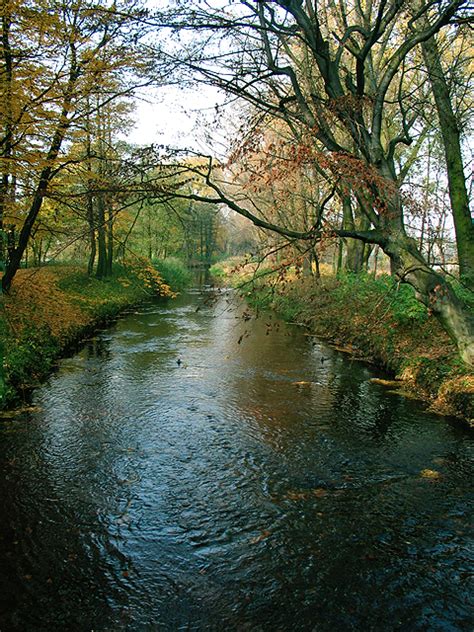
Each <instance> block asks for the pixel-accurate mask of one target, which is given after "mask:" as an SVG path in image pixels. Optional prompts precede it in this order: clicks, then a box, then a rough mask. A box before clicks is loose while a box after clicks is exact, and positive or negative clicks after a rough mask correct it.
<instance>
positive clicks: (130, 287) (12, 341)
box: [0, 260, 174, 409]
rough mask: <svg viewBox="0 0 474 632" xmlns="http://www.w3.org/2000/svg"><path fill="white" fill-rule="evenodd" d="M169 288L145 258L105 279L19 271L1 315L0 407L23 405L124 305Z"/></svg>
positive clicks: (71, 270)
mask: <svg viewBox="0 0 474 632" xmlns="http://www.w3.org/2000/svg"><path fill="white" fill-rule="evenodd" d="M173 295H174V294H173V291H172V290H171V288H170V286H169V285H168V284H167V283H166V282H165V281H164V280H163V278H162V276H161V275H160V274H159V273H158V272H157V271H156V269H155V268H154V267H153V266H151V265H150V264H149V263H148V262H147V261H146V260H137V261H133V262H130V263H127V264H125V265H122V266H116V267H115V271H114V274H113V275H112V276H111V277H108V278H106V279H104V280H100V281H99V280H98V279H96V278H94V277H90V276H88V275H87V273H86V271H85V270H84V269H83V268H81V267H79V266H66V265H64V266H48V267H44V268H30V269H26V270H19V272H18V274H17V276H16V278H15V280H14V283H13V285H12V289H11V292H10V294H9V295H8V296H2V297H1V299H2V302H3V305H2V310H1V314H0V345H1V346H0V352H1V355H2V359H3V362H2V363H1V366H2V374H1V375H0V409H5V408H11V407H18V406H20V405H22V406H25V405H26V404H27V402H28V394H29V392H30V391H31V389H32V388H34V387H35V386H37V385H38V384H39V383H40V382H41V381H42V380H43V379H44V378H45V377H46V376H47V375H48V374H49V373H50V372H51V370H52V368H53V367H54V365H55V364H56V362H57V360H58V358H59V357H61V356H62V355H64V354H65V353H67V352H68V351H69V350H70V349H73V348H74V347H75V346H77V344H78V343H79V342H80V341H81V340H83V339H84V338H85V337H86V336H87V335H90V333H91V332H93V331H94V330H95V329H97V328H98V327H100V326H102V325H104V324H106V323H107V322H109V321H110V320H112V319H114V318H115V317H116V316H117V315H118V314H119V313H120V312H121V311H122V310H124V309H125V308H127V307H129V306H132V305H136V304H138V303H141V302H143V301H145V300H146V299H148V298H150V297H151V296H162V297H164V298H165V297H171V296H173Z"/></svg>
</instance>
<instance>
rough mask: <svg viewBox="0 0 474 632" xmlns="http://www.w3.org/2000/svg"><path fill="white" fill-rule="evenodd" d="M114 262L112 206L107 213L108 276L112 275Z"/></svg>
mask: <svg viewBox="0 0 474 632" xmlns="http://www.w3.org/2000/svg"><path fill="white" fill-rule="evenodd" d="M113 261H114V214H113V210H112V206H111V205H109V208H108V211H107V266H106V273H107V276H111V274H112V266H113Z"/></svg>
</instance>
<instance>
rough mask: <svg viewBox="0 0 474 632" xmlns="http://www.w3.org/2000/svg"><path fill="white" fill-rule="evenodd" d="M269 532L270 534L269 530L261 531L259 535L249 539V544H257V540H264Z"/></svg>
mask: <svg viewBox="0 0 474 632" xmlns="http://www.w3.org/2000/svg"><path fill="white" fill-rule="evenodd" d="M271 534H272V532H271V531H262V533H261V534H260V535H259V536H257V537H256V538H253V539H252V540H250V544H258V542H261V541H262V540H265V538H268V536H269V535H271Z"/></svg>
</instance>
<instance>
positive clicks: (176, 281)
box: [153, 257, 192, 292]
mask: <svg viewBox="0 0 474 632" xmlns="http://www.w3.org/2000/svg"><path fill="white" fill-rule="evenodd" d="M153 265H154V267H155V268H156V269H157V270H158V272H159V273H160V275H161V276H162V278H163V280H164V281H165V283H167V284H168V285H169V286H170V287H171V288H172V290H173V291H174V292H180V291H181V290H184V288H186V287H188V286H189V285H190V283H191V279H192V277H191V273H190V271H189V269H188V268H187V267H186V266H185V264H184V263H183V262H182V261H181V260H180V259H176V258H175V257H169V258H168V259H156V260H154V261H153Z"/></svg>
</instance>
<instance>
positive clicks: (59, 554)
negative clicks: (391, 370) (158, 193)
mask: <svg viewBox="0 0 474 632" xmlns="http://www.w3.org/2000/svg"><path fill="white" fill-rule="evenodd" d="M373 377H383V376H381V375H380V373H379V372H377V371H376V370H375V369H374V368H372V367H370V366H368V365H366V364H363V363H361V362H358V361H355V360H351V359H350V358H349V357H348V356H346V355H344V354H341V353H339V352H337V351H335V350H333V349H331V348H329V347H328V346H326V345H324V343H322V342H319V341H317V340H315V339H313V338H311V337H308V336H307V335H305V332H304V331H303V330H302V329H301V328H298V327H296V326H288V325H284V324H283V323H281V322H279V321H278V320H277V319H276V318H275V317H273V316H271V315H269V314H260V315H256V314H255V313H251V312H250V311H249V310H248V308H246V307H245V305H243V304H242V302H241V301H240V299H238V298H237V297H236V296H235V295H234V294H233V293H232V292H227V291H225V290H214V289H212V288H204V289H196V290H191V291H189V292H187V293H184V294H183V295H181V296H180V297H178V299H176V300H174V301H168V302H162V301H161V302H160V301H156V302H151V303H149V304H147V305H144V306H142V307H140V308H138V309H134V310H132V311H130V312H129V313H127V314H124V315H123V317H122V318H120V319H119V320H118V321H117V323H116V324H115V325H114V326H113V327H111V328H109V329H107V330H104V331H101V332H99V333H98V334H97V335H96V336H94V337H93V338H91V339H90V340H88V341H86V344H85V346H84V347H83V348H82V350H81V351H79V352H78V353H77V354H76V355H75V356H73V357H70V358H66V359H64V360H62V361H61V362H60V366H59V367H58V370H57V371H56V372H55V373H54V374H53V375H52V376H51V377H50V379H49V380H48V382H47V383H45V384H44V385H43V386H41V387H39V388H38V389H37V390H36V391H35V394H34V398H33V402H32V404H33V407H34V409H33V412H30V413H28V414H25V415H22V416H19V417H15V418H12V419H11V420H4V421H2V422H1V424H0V468H1V469H0V498H1V501H2V519H1V521H0V630H1V632H10V631H13V630H19V631H26V632H27V631H30V630H31V631H43V630H45V631H46V630H47V631H52V630H68V631H69V630H73V631H76V630H78V631H82V630H84V631H87V630H95V631H109V630H110V631H115V630H130V631H135V630H136V631H141V630H147V631H148V630H149V631H154V630H170V631H175V630H189V631H200V630H216V631H221V630H226V631H230V630H235V631H242V630H243V631H245V630H252V631H254V630H255V631H265V632H266V631H267V630H268V631H269V632H270V631H271V632H276V631H287V630H288V631H306V630H316V631H319V630H321V631H325V630H328V631H332V632H339V631H345V630H357V631H359V630H364V631H365V630H374V631H375V630H377V631H378V630H380V631H387V630H409V631H411V630H430V631H431V630H440V631H441V630H443V631H451V630H470V629H472V622H473V618H472V616H473V610H472V601H470V597H472V587H473V584H472V577H473V574H472V571H473V566H472V542H473V540H472V535H473V534H472V530H470V525H471V524H472V509H471V507H472V504H470V503H472V473H473V443H472V433H471V432H470V431H469V430H468V429H466V428H464V427H461V426H459V425H458V424H457V423H456V422H455V421H454V420H451V419H448V418H444V417H440V416H436V415H433V414H429V413H426V412H425V411H424V408H423V405H422V404H421V403H419V402H416V401H412V400H408V399H405V398H404V397H403V396H401V395H398V394H396V393H390V392H388V391H387V389H386V388H385V387H384V386H382V385H380V384H376V383H373V382H371V381H370V380H371V378H373Z"/></svg>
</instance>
